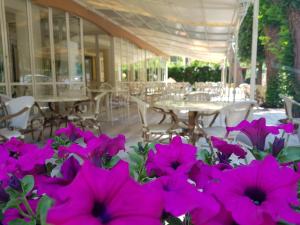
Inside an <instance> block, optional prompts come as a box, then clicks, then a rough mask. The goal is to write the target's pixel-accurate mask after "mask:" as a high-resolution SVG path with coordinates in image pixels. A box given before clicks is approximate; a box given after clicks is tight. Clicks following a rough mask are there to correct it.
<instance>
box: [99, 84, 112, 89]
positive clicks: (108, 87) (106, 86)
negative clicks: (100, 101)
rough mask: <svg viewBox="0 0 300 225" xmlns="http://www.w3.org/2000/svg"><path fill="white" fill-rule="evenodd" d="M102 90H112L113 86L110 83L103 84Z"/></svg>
mask: <svg viewBox="0 0 300 225" xmlns="http://www.w3.org/2000/svg"><path fill="white" fill-rule="evenodd" d="M100 89H112V86H111V84H109V83H101V84H100Z"/></svg>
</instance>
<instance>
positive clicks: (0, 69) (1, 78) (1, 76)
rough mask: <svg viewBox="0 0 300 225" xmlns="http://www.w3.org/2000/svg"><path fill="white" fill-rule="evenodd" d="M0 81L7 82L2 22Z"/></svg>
mask: <svg viewBox="0 0 300 225" xmlns="http://www.w3.org/2000/svg"><path fill="white" fill-rule="evenodd" d="M0 82H1V83H3V82H5V76H4V53H3V39H2V32H1V23H0Z"/></svg>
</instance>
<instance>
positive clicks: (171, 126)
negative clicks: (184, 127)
mask: <svg viewBox="0 0 300 225" xmlns="http://www.w3.org/2000/svg"><path fill="white" fill-rule="evenodd" d="M131 100H132V101H133V102H135V103H136V104H137V107H138V114H139V117H140V120H141V123H142V126H143V133H142V138H143V141H144V142H150V141H163V140H164V136H167V137H168V139H169V140H171V138H172V135H173V134H178V133H180V132H181V129H180V128H179V127H178V126H177V125H176V123H173V122H171V123H158V124H153V123H152V124H149V123H148V120H147V111H148V109H151V107H150V105H149V104H148V103H146V102H144V101H143V100H141V99H139V98H137V97H134V96H131ZM156 112H158V111H156ZM161 113H165V112H163V111H161ZM163 115H164V114H163ZM164 116H165V115H164Z"/></svg>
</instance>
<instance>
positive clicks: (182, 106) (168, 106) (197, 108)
mask: <svg viewBox="0 0 300 225" xmlns="http://www.w3.org/2000/svg"><path fill="white" fill-rule="evenodd" d="M230 104H232V103H228V102H192V101H186V100H179V101H174V100H162V101H158V102H155V103H154V104H153V106H154V107H157V108H162V109H165V110H188V111H194V112H201V113H207V114H210V113H215V112H219V111H220V110H221V109H223V108H224V107H226V106H228V105H230Z"/></svg>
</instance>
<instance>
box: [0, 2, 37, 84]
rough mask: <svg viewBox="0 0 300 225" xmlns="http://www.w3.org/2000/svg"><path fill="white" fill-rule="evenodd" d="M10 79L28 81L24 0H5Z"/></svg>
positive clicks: (29, 72) (27, 45) (28, 61)
mask: <svg viewBox="0 0 300 225" xmlns="http://www.w3.org/2000/svg"><path fill="white" fill-rule="evenodd" d="M5 16H6V27H7V39H8V50H9V61H10V62H9V65H10V68H9V69H10V79H11V81H12V82H21V83H27V82H28V83H29V82H31V79H27V78H26V76H27V77H28V76H32V75H31V68H30V55H29V37H28V24H27V8H26V1H23V0H5Z"/></svg>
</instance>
